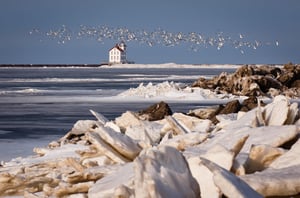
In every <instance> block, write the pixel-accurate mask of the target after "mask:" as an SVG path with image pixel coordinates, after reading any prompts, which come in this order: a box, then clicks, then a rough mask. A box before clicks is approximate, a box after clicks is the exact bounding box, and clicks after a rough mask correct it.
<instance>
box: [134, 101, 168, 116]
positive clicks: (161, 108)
mask: <svg viewBox="0 0 300 198" xmlns="http://www.w3.org/2000/svg"><path fill="white" fill-rule="evenodd" d="M169 115H172V110H171V108H170V107H169V105H168V104H167V103H165V102H163V101H162V102H160V103H157V104H154V105H151V106H150V107H148V108H147V109H145V110H142V111H140V112H139V113H138V116H139V117H140V118H141V119H142V120H149V121H155V120H161V119H164V117H165V116H169Z"/></svg>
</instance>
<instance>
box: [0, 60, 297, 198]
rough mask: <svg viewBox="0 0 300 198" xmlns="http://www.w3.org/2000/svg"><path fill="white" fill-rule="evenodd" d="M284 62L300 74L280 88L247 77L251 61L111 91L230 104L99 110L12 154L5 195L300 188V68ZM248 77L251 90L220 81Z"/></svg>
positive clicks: (124, 96)
mask: <svg viewBox="0 0 300 198" xmlns="http://www.w3.org/2000/svg"><path fill="white" fill-rule="evenodd" d="M285 67H286V68H288V69H289V68H290V71H291V73H293V75H295V79H294V81H293V82H292V83H291V82H290V83H289V84H284V83H283V82H284V80H285V79H286V78H283V77H282V79H280V78H278V79H279V80H277V79H276V78H275V80H277V81H280V83H281V84H280V85H281V86H280V87H278V92H276V94H270V92H269V91H270V88H272V86H270V87H268V86H265V87H264V88H262V85H263V84H262V83H259V82H261V81H258V79H260V78H261V77H259V76H258V77H257V76H256V77H253V73H252V74H251V75H248V72H249V71H250V72H253V71H255V72H257V71H256V70H255V69H256V67H255V68H254V67H253V68H252V70H249V69H248V67H242V68H241V69H239V70H238V71H239V72H240V73H241V75H237V74H232V75H228V76H225V75H224V74H222V75H220V76H219V77H216V78H213V79H211V80H209V79H208V80H203V79H201V78H200V79H199V80H198V81H196V82H197V85H198V86H194V87H192V86H187V85H184V84H179V83H175V82H168V81H165V82H163V83H158V84H153V83H148V84H146V85H144V84H140V85H139V86H138V87H136V88H131V89H129V90H126V91H124V92H122V93H120V94H119V95H117V96H113V97H109V99H110V100H111V101H114V100H116V101H122V100H128V101H130V100H132V101H143V100H146V101H153V102H155V101H161V100H164V101H172V100H176V101H183V102H189V101H205V102H208V101H223V103H224V101H226V102H228V103H227V104H226V105H225V106H223V105H220V106H219V107H218V108H216V107H210V108H204V109H192V110H191V111H190V112H189V113H178V112H172V110H171V109H169V107H168V105H167V104H166V103H164V102H160V103H157V104H154V105H152V106H151V107H149V108H147V109H145V110H141V111H140V112H132V111H126V112H124V113H123V114H122V115H121V116H119V117H117V118H115V119H114V120H108V119H107V118H105V117H104V116H103V115H102V114H101V113H98V112H95V111H93V110H91V113H92V114H93V115H94V117H95V119H94V120H78V121H77V122H76V123H75V124H74V126H73V128H72V129H71V130H70V131H69V132H68V133H66V134H65V135H64V136H63V137H61V138H60V139H58V140H56V141H52V142H50V143H49V145H48V147H46V148H44V147H41V148H35V149H34V152H35V156H28V157H25V158H16V159H12V160H11V161H8V162H3V163H2V164H1V167H0V196H14V197H18V196H19V197H23V196H24V197H49V196H50V197H221V196H223V195H224V196H226V197H277V196H280V197H290V196H298V195H299V194H300V188H299V186H300V181H299V177H300V171H299V170H300V157H299V156H300V155H299V146H300V140H299V137H300V133H299V132H300V128H299V126H300V114H299V108H298V104H299V99H298V98H296V99H295V97H293V98H294V100H291V99H290V97H289V96H287V95H281V94H280V93H287V92H286V91H287V90H288V89H289V88H292V90H293V91H294V92H293V93H295V94H293V96H297V93H298V92H297V91H298V88H297V86H296V85H298V83H297V75H298V73H296V70H292V69H291V68H294V66H293V65H292V66H291V65H288V66H285ZM296 67H297V68H298V66H296ZM263 68H264V69H268V67H267V68H266V67H263ZM250 69H251V68H250ZM245 71H246V72H247V73H245ZM264 71H266V70H264ZM277 71H279V70H277ZM280 71H281V70H280ZM299 71H300V70H299ZM276 74H277V73H276ZM280 74H282V75H284V74H285V73H284V72H280ZM282 75H281V76H282ZM269 77H270V75H269ZM271 77H272V76H271ZM271 77H270V78H271ZM279 77H280V75H279ZM247 78H249V79H251V81H249V82H250V84H251V85H253V86H252V87H254V89H251V90H250V92H249V93H250V94H249V95H248V96H247V97H245V96H243V95H242V94H241V95H240V96H236V95H232V94H230V93H226V92H225V91H227V89H226V90H225V91H224V92H223V91H222V88H224V87H225V88H226V86H224V87H217V86H215V83H216V84H217V85H221V84H222V83H223V84H222V85H227V84H226V83H228V81H226V80H224V79H231V80H232V79H239V80H238V82H243V79H247ZM270 78H268V80H270ZM220 82H222V83H220ZM263 82H269V81H263ZM272 82H273V81H272ZM218 83H219V84H218ZM254 84H256V85H255V86H254ZM235 85H237V84H235ZM264 85H269V84H268V83H267V84H264ZM201 86H207V87H208V88H210V89H204V88H201ZM245 87H246V88H247V87H248V88H250V87H251V86H245ZM235 88H236V90H238V89H237V88H243V87H242V86H235ZM241 90H243V89H240V90H238V91H241ZM252 93H255V94H256V93H259V94H260V95H259V97H257V96H256V95H252ZM272 93H274V92H272ZM289 93H290V92H289ZM265 98H267V100H268V103H264V101H263V100H262V99H265ZM102 99H103V100H107V99H108V98H102Z"/></svg>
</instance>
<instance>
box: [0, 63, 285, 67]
mask: <svg viewBox="0 0 300 198" xmlns="http://www.w3.org/2000/svg"><path fill="white" fill-rule="evenodd" d="M243 65H247V64H176V63H162V64H137V63H136V64H113V65H110V64H108V63H100V64H0V68H96V67H106V68H191V67H192V68H195V67H210V68H218V67H240V66H243ZM248 65H257V66H261V65H269V66H282V65H283V64H248Z"/></svg>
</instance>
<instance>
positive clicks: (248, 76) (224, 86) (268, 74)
mask: <svg viewBox="0 0 300 198" xmlns="http://www.w3.org/2000/svg"><path fill="white" fill-rule="evenodd" d="M299 79H300V66H299V65H293V64H287V65H285V66H284V67H283V68H279V67H274V66H268V65H263V66H259V67H257V66H253V65H250V66H249V65H244V66H242V67H240V68H238V69H237V70H236V72H235V73H233V74H226V73H221V74H220V75H219V76H215V77H213V78H212V79H204V78H199V79H198V80H197V81H195V82H194V83H193V84H192V86H193V87H201V88H204V89H210V90H213V91H217V92H220V93H227V94H229V93H231V94H235V95H243V96H266V94H267V93H269V94H270V95H271V96H275V95H278V93H277V92H274V90H277V91H278V92H279V93H281V94H284V95H286V96H289V97H292V98H297V97H299V95H300V94H299V93H298V92H295V91H287V90H286V89H288V90H290V89H291V87H292V88H295V87H299V86H298V84H300V83H299V82H298V81H297V80H299ZM291 92H293V94H291Z"/></svg>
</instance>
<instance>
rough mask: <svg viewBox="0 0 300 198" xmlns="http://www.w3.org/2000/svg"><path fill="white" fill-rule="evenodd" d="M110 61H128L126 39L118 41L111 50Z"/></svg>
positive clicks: (114, 62)
mask: <svg viewBox="0 0 300 198" xmlns="http://www.w3.org/2000/svg"><path fill="white" fill-rule="evenodd" d="M108 54H109V63H111V64H116V63H126V62H127V60H126V44H125V42H124V41H121V42H120V43H117V44H116V45H115V46H114V47H113V48H111V49H110V50H109V53H108Z"/></svg>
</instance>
